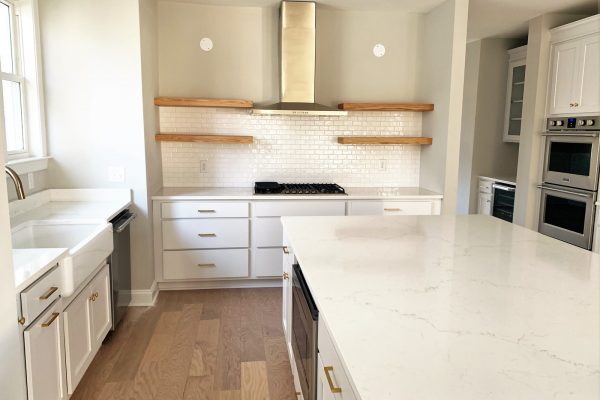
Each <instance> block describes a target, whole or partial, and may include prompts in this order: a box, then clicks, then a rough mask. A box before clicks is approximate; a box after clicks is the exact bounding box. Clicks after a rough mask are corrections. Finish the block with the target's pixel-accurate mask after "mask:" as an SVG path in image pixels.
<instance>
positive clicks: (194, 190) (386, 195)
mask: <svg viewBox="0 0 600 400" xmlns="http://www.w3.org/2000/svg"><path fill="white" fill-rule="evenodd" d="M345 190H346V193H347V194H346V195H305V194H304V195H264V194H263V195H255V194H254V188H251V187H238V188H233V187H229V188H225V187H205V188H202V187H189V188H184V187H179V188H178V187H166V188H162V189H161V190H160V191H159V192H158V193H156V194H155V195H154V196H152V199H153V200H215V199H220V200H324V199H348V200H353V199H364V200H379V199H390V200H393V199H415V198H419V199H425V198H427V199H442V197H443V196H442V194H440V193H436V192H432V191H430V190H427V189H423V188H419V187H398V188H394V187H389V188H388V187H373V188H345Z"/></svg>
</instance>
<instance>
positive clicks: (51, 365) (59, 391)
mask: <svg viewBox="0 0 600 400" xmlns="http://www.w3.org/2000/svg"><path fill="white" fill-rule="evenodd" d="M61 307H62V305H61V303H60V301H57V302H55V303H54V305H52V306H51V307H50V308H48V310H46V312H44V313H43V314H42V315H41V316H40V317H39V318H38V319H37V320H36V321H35V322H34V323H33V324H31V325H30V326H29V327H28V328H27V329H25V331H24V332H23V338H24V342H25V366H26V373H27V398H28V400H57V399H66V398H67V383H66V379H65V377H66V372H65V365H64V357H65V349H64V344H63V317H62V315H61Z"/></svg>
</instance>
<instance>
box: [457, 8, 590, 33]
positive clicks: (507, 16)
mask: <svg viewBox="0 0 600 400" xmlns="http://www.w3.org/2000/svg"><path fill="white" fill-rule="evenodd" d="M550 12H568V13H572V14H596V13H597V12H598V0H470V3H469V25H468V33H467V37H468V40H469V41H472V40H477V39H483V38H487V37H519V36H526V35H527V21H529V20H530V19H532V18H535V17H537V16H538V15H541V14H545V13H550Z"/></svg>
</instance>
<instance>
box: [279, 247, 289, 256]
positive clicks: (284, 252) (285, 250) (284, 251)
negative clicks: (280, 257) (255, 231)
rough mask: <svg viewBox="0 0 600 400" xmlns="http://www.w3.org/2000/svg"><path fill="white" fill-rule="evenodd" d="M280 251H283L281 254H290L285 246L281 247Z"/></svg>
mask: <svg viewBox="0 0 600 400" xmlns="http://www.w3.org/2000/svg"><path fill="white" fill-rule="evenodd" d="M281 249H282V250H283V254H290V249H288V247H287V246H283V247H282V248H281Z"/></svg>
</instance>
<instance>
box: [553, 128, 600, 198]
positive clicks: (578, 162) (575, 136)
mask: <svg viewBox="0 0 600 400" xmlns="http://www.w3.org/2000/svg"><path fill="white" fill-rule="evenodd" d="M599 125H600V120H599V118H598V117H583V118H549V119H548V125H547V131H546V132H545V135H546V148H545V152H544V153H545V155H544V173H543V181H544V183H549V184H554V185H562V186H568V187H572V188H578V189H584V190H591V191H595V190H598V161H599V158H598V155H599V151H600V138H599V134H600V131H599Z"/></svg>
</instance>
